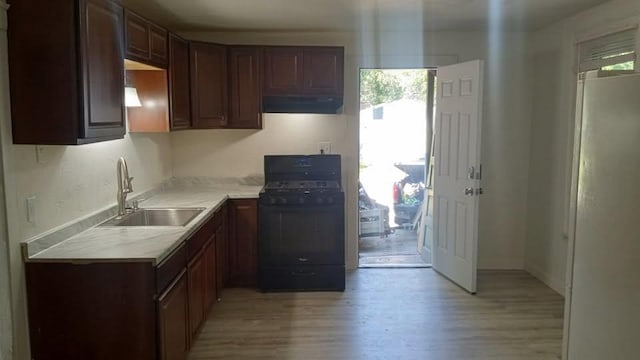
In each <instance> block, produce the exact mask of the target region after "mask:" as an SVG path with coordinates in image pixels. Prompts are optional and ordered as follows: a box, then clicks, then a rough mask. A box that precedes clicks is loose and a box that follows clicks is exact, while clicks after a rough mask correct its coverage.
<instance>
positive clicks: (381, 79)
mask: <svg viewBox="0 0 640 360" xmlns="http://www.w3.org/2000/svg"><path fill="white" fill-rule="evenodd" d="M427 73H428V71H427V70H425V69H415V70H382V69H366V70H361V71H360V101H361V102H362V103H364V104H366V105H369V106H375V105H380V104H383V103H386V102H392V101H396V100H400V99H413V100H422V101H426V99H427V84H428V79H427Z"/></svg>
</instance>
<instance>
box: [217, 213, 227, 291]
mask: <svg viewBox="0 0 640 360" xmlns="http://www.w3.org/2000/svg"><path fill="white" fill-rule="evenodd" d="M216 216H218V217H220V220H219V221H218V222H219V225H218V226H217V227H216V265H217V268H218V272H217V274H216V275H217V278H218V279H217V284H216V293H217V295H218V298H220V297H221V296H222V289H223V288H224V287H225V285H226V284H227V281H228V261H229V260H228V257H229V250H228V249H229V241H228V239H229V234H228V226H227V223H228V222H229V216H228V211H227V205H226V204H225V205H223V207H222V208H221V209H220V210H219V211H218V213H216Z"/></svg>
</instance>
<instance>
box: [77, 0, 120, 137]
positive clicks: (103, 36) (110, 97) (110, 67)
mask: <svg viewBox="0 0 640 360" xmlns="http://www.w3.org/2000/svg"><path fill="white" fill-rule="evenodd" d="M80 14H81V16H80V48H81V55H82V56H81V58H82V69H83V75H84V76H83V89H84V91H83V97H84V109H83V110H84V129H83V130H84V134H83V135H84V136H81V137H86V138H98V137H113V136H123V135H124V133H125V124H124V46H123V45H124V44H123V42H124V39H123V35H122V24H123V11H122V7H120V6H119V5H118V4H116V3H115V2H111V1H104V0H84V1H80Z"/></svg>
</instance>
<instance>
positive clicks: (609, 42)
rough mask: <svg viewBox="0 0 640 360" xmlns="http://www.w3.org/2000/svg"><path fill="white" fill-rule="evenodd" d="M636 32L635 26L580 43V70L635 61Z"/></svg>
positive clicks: (596, 68) (598, 68)
mask: <svg viewBox="0 0 640 360" xmlns="http://www.w3.org/2000/svg"><path fill="white" fill-rule="evenodd" d="M637 34H638V29H637V28H635V29H632V30H626V31H622V32H618V33H615V34H611V35H607V36H603V37H600V38H597V39H593V40H589V41H585V42H583V43H580V44H579V53H580V72H584V71H590V70H600V69H602V68H603V67H605V66H609V65H616V64H620V63H624V62H628V61H635V60H636V53H637V49H636V47H637V41H636V37H637Z"/></svg>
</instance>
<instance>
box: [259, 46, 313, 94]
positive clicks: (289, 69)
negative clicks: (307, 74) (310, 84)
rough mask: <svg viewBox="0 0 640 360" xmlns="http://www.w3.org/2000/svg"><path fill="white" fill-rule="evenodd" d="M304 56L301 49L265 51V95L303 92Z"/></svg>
mask: <svg viewBox="0 0 640 360" xmlns="http://www.w3.org/2000/svg"><path fill="white" fill-rule="evenodd" d="M302 56H303V51H302V49H301V48H299V47H266V48H265V49H264V84H263V87H264V90H263V91H264V95H290V94H297V93H299V92H300V91H301V89H302V87H303V80H302Z"/></svg>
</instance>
